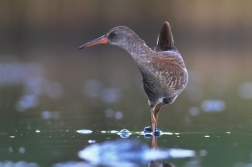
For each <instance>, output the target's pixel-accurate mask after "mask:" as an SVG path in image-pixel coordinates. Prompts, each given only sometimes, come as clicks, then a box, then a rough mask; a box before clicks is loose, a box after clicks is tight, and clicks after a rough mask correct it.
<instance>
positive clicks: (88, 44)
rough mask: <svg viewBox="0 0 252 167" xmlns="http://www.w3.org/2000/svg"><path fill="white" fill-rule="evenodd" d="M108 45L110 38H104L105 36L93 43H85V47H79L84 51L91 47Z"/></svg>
mask: <svg viewBox="0 0 252 167" xmlns="http://www.w3.org/2000/svg"><path fill="white" fill-rule="evenodd" d="M107 43H108V38H107V37H104V36H101V37H99V38H97V39H95V40H93V41H90V42H88V43H85V44H84V45H81V46H80V47H79V49H84V48H87V47H90V46H94V45H99V44H107Z"/></svg>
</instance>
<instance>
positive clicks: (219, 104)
mask: <svg viewBox="0 0 252 167" xmlns="http://www.w3.org/2000/svg"><path fill="white" fill-rule="evenodd" d="M201 107H202V109H203V111H205V112H221V111H223V110H224V109H225V107H226V104H225V102H224V101H222V100H216V99H213V100H205V101H203V102H202V103H201Z"/></svg>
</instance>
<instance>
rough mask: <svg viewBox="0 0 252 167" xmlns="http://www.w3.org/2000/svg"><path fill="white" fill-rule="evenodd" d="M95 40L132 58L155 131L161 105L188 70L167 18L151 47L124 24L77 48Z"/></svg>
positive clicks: (180, 85) (181, 87)
mask: <svg viewBox="0 0 252 167" xmlns="http://www.w3.org/2000/svg"><path fill="white" fill-rule="evenodd" d="M98 44H110V45H115V46H118V47H120V48H122V49H125V50H126V51H127V52H128V53H129V54H130V55H131V57H132V58H133V60H134V62H135V63H136V65H137V67H138V69H139V70H140V73H141V75H142V84H143V88H144V91H145V93H146V95H147V97H148V104H149V107H150V123H151V131H152V132H156V128H157V122H158V116H159V111H160V109H161V107H162V106H163V105H166V104H172V103H173V102H174V101H175V100H176V98H177V97H178V95H179V94H180V93H181V92H182V91H183V90H184V89H185V87H186V85H187V82H188V72H187V69H186V66H185V63H184V60H183V58H182V56H181V55H180V53H179V52H178V50H177V48H176V47H175V45H174V39H173V35H172V31H171V26H170V24H169V23H168V22H167V21H165V22H164V23H163V24H162V27H161V31H160V33H159V35H158V38H157V45H156V47H154V49H151V48H150V47H148V46H147V45H146V44H145V41H143V40H142V39H141V38H140V37H139V36H138V35H137V34H136V33H135V32H134V31H133V30H131V29H130V28H128V27H126V26H116V27H114V28H112V29H111V30H110V31H108V32H107V33H106V34H105V35H103V36H101V37H99V38H97V39H94V40H92V41H90V42H87V43H85V44H83V45H81V46H80V47H79V49H84V48H88V47H91V46H94V45H98Z"/></svg>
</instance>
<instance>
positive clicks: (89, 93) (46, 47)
mask: <svg viewBox="0 0 252 167" xmlns="http://www.w3.org/2000/svg"><path fill="white" fill-rule="evenodd" d="M251 18H252V1H250V0H242V1H237V0H220V1H205V0H203V1H202V0H191V1H176V0H171V1H145V0H139V1H126V0H122V1H117V0H109V1H98V0H92V1H91V0H90V1H88V0H85V1H82V0H74V1H66V0H55V1H50V0H44V1H33V0H25V1H8V0H1V1H0V133H9V132H15V131H16V130H19V129H22V130H25V129H28V130H29V129H37V128H40V129H43V128H44V129H47V128H49V129H50V128H55V129H57V128H58V129H60V128H61V129H67V128H72V129H81V128H90V129H120V128H128V129H129V130H132V129H137V130H142V129H143V127H144V126H147V125H149V107H148V103H147V97H146V96H145V94H144V91H143V89H142V85H141V75H140V72H139V71H138V69H137V67H136V65H135V64H134V61H133V60H132V58H131V57H130V55H129V54H128V53H127V52H126V51H124V50H122V49H120V48H117V47H114V46H109V45H99V46H96V47H92V48H88V49H85V50H81V51H80V50H78V47H79V46H80V45H82V44H83V43H86V42H88V41H90V40H92V39H95V38H97V37H99V36H101V35H103V34H105V33H106V32H108V31H109V30H110V29H111V28H113V27H115V26H127V27H129V28H131V29H132V30H133V31H135V32H136V33H137V34H138V35H139V36H140V38H142V39H143V40H145V42H146V43H147V45H148V46H150V47H151V48H153V47H154V46H155V45H156V39H157V36H158V34H159V31H160V28H161V25H162V23H163V22H164V21H168V22H169V23H170V25H171V27H172V31H173V36H174V40H175V46H176V47H177V49H178V50H179V52H180V53H181V55H182V56H183V58H184V61H185V64H186V66H187V69H188V71H189V83H188V85H187V87H186V89H185V91H183V92H182V93H181V95H179V97H178V98H177V100H176V101H175V103H174V104H172V105H167V106H164V107H163V108H162V110H161V113H160V120H159V127H160V128H161V129H162V128H163V129H166V130H167V129H180V130H182V131H183V130H185V131H186V130H188V131H194V130H195V131H202V130H216V131H218V130H224V131H228V130H241V131H243V130H247V129H250V128H251V127H252V115H251V108H252V101H251V100H252V75H251V72H252V31H251V30H252V21H251Z"/></svg>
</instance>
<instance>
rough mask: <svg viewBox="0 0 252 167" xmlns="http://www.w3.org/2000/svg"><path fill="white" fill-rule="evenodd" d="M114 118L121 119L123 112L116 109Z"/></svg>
mask: <svg viewBox="0 0 252 167" xmlns="http://www.w3.org/2000/svg"><path fill="white" fill-rule="evenodd" d="M115 118H116V119H122V118H123V113H122V112H121V111H117V112H116V113H115Z"/></svg>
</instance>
